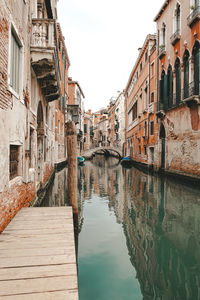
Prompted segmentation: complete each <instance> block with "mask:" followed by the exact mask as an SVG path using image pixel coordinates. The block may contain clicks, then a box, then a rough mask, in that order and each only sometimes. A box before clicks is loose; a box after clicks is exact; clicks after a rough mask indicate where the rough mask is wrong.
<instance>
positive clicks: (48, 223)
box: [0, 207, 78, 300]
mask: <svg viewBox="0 0 200 300" xmlns="http://www.w3.org/2000/svg"><path fill="white" fill-rule="evenodd" d="M0 299H2V300H6V299H8V300H9V299H10V300H14V299H15V300H20V299H21V300H24V299H30V300H35V299H37V300H40V299H41V300H46V299H48V300H49V299H56V300H57V299H58V300H59V299H60V300H62V299H66V300H78V282H77V268H76V256H75V244H74V227H73V215H72V208H71V207H39V208H38V207H37V208H23V209H22V210H21V211H20V212H19V213H18V214H17V215H16V216H15V218H14V220H13V221H11V223H10V224H9V225H8V226H7V228H6V229H5V230H4V232H3V233H2V234H1V235H0Z"/></svg>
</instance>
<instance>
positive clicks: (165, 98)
mask: <svg viewBox="0 0 200 300" xmlns="http://www.w3.org/2000/svg"><path fill="white" fill-rule="evenodd" d="M163 98H164V99H163V100H164V101H163V102H164V103H163V104H164V109H168V76H167V75H165V76H164V89H163Z"/></svg>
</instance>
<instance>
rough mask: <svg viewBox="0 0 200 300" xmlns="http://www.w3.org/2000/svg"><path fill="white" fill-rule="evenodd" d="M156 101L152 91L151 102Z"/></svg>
mask: <svg viewBox="0 0 200 300" xmlns="http://www.w3.org/2000/svg"><path fill="white" fill-rule="evenodd" d="M153 102H154V92H152V93H151V103H153Z"/></svg>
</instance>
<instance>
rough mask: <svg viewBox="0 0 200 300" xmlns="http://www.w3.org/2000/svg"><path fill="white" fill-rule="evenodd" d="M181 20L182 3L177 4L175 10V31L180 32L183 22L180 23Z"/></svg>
mask: <svg viewBox="0 0 200 300" xmlns="http://www.w3.org/2000/svg"><path fill="white" fill-rule="evenodd" d="M180 20H181V9H180V5H179V4H177V6H176V10H175V24H174V25H175V32H177V33H180V28H181V26H180V25H181V24H180Z"/></svg>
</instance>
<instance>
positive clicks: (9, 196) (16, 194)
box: [0, 183, 36, 233]
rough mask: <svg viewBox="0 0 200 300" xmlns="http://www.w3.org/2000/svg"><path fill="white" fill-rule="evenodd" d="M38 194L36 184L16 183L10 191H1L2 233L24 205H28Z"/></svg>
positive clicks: (0, 217)
mask: <svg viewBox="0 0 200 300" xmlns="http://www.w3.org/2000/svg"><path fill="white" fill-rule="evenodd" d="M35 195H36V190H35V187H34V184H32V183H29V184H22V185H17V184H16V185H14V186H13V187H12V188H11V190H10V191H9V192H3V193H0V233H1V232H2V231H3V230H4V229H5V227H6V226H7V225H8V224H9V222H10V221H11V220H12V218H13V217H14V216H15V215H16V214H17V213H18V211H19V210H20V209H21V208H22V207H28V206H29V204H30V202H31V201H32V200H33V198H34V197H35Z"/></svg>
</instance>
